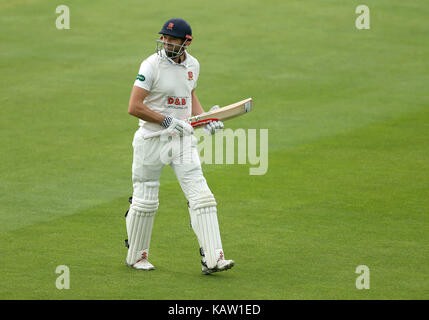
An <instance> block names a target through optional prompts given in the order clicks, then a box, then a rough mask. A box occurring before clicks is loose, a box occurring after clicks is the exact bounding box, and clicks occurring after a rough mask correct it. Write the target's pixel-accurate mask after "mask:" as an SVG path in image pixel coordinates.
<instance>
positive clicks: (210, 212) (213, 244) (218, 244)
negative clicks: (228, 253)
mask: <svg viewBox="0 0 429 320" xmlns="http://www.w3.org/2000/svg"><path fill="white" fill-rule="evenodd" d="M190 211H192V213H191V219H193V221H192V228H193V229H194V232H195V233H196V235H197V238H198V242H199V243H200V245H201V246H202V248H203V250H204V255H205V258H206V264H207V267H208V268H209V269H212V268H214V267H215V266H216V264H217V262H218V260H219V259H221V258H223V249H222V241H221V238H220V231H219V224H218V219H217V210H216V207H215V206H210V207H203V208H198V209H195V210H193V209H190Z"/></svg>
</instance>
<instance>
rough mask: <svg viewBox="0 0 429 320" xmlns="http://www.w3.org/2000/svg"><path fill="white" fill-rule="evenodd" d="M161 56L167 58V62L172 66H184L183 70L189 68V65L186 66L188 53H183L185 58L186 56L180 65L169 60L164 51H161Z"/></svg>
mask: <svg viewBox="0 0 429 320" xmlns="http://www.w3.org/2000/svg"><path fill="white" fill-rule="evenodd" d="M163 56H164V57H165V58H167V61H168V62H170V63H171V64H173V65H177V66H184V67H185V68H187V67H189V64H188V61H189V59H188V53H186V52H185V56H186V58H185V61H183V62H182V63H177V62H174V61H173V60H172V59H171V58H169V57H167V54H166V53H165V50H163Z"/></svg>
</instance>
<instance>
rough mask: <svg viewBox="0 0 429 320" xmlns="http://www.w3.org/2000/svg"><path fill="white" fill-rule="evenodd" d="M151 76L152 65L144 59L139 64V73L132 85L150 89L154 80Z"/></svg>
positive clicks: (152, 73) (152, 75) (152, 74)
mask: <svg viewBox="0 0 429 320" xmlns="http://www.w3.org/2000/svg"><path fill="white" fill-rule="evenodd" d="M153 77H154V72H153V67H152V65H151V64H150V63H149V62H148V61H147V60H145V61H143V62H142V64H141V65H140V69H139V73H138V75H137V78H136V81H134V85H135V86H137V87H140V88H143V89H145V90H147V91H151V89H152V84H153V81H154V79H153Z"/></svg>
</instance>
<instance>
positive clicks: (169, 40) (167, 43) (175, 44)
mask: <svg viewBox="0 0 429 320" xmlns="http://www.w3.org/2000/svg"><path fill="white" fill-rule="evenodd" d="M160 40H161V41H162V42H163V43H164V49H165V52H166V53H167V56H168V57H169V58H172V57H177V56H180V55H181V54H182V52H183V48H182V45H183V43H184V41H185V40H183V39H180V38H176V37H172V36H169V35H167V34H163V35H162V36H161V39H160ZM185 46H186V44H185Z"/></svg>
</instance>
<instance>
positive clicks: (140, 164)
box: [127, 128, 223, 267]
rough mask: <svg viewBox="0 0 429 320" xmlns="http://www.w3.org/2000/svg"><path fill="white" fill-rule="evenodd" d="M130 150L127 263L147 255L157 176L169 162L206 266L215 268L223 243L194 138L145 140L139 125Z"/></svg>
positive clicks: (156, 204) (214, 204) (164, 136)
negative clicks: (131, 183)
mask: <svg viewBox="0 0 429 320" xmlns="http://www.w3.org/2000/svg"><path fill="white" fill-rule="evenodd" d="M133 149H134V154H133V165H132V182H133V201H132V204H131V205H130V211H129V213H128V216H127V232H128V237H129V239H128V241H129V245H130V247H129V252H128V256H127V263H128V264H131V265H132V264H134V263H136V262H137V261H139V260H141V259H144V258H147V257H148V255H149V246H150V238H151V232H152V226H153V220H154V216H155V213H156V211H157V209H158V190H159V179H160V176H161V172H162V169H163V167H164V166H165V165H170V166H171V168H172V169H173V171H174V173H175V174H176V177H177V179H178V181H179V184H180V186H181V188H182V190H183V192H184V194H185V197H186V199H187V200H188V201H189V213H190V216H191V224H192V228H193V230H194V232H195V233H196V235H197V239H198V242H199V244H200V247H202V248H203V251H204V252H205V254H206V258H207V260H208V265H209V267H214V266H215V265H216V262H217V260H218V259H219V257H223V252H222V244H221V240H220V233H219V225H218V221H217V213H216V201H215V199H214V196H213V194H212V192H211V190H210V189H209V187H208V185H207V182H206V179H205V178H204V175H203V172H202V169H201V162H200V159H199V155H198V149H197V138H196V137H195V136H193V135H191V136H184V137H171V136H167V135H163V136H159V137H153V138H149V139H144V132H143V130H142V129H141V128H140V129H138V130H137V131H136V133H135V135H134V139H133ZM167 205H168V204H167ZM130 238H131V239H130Z"/></svg>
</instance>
